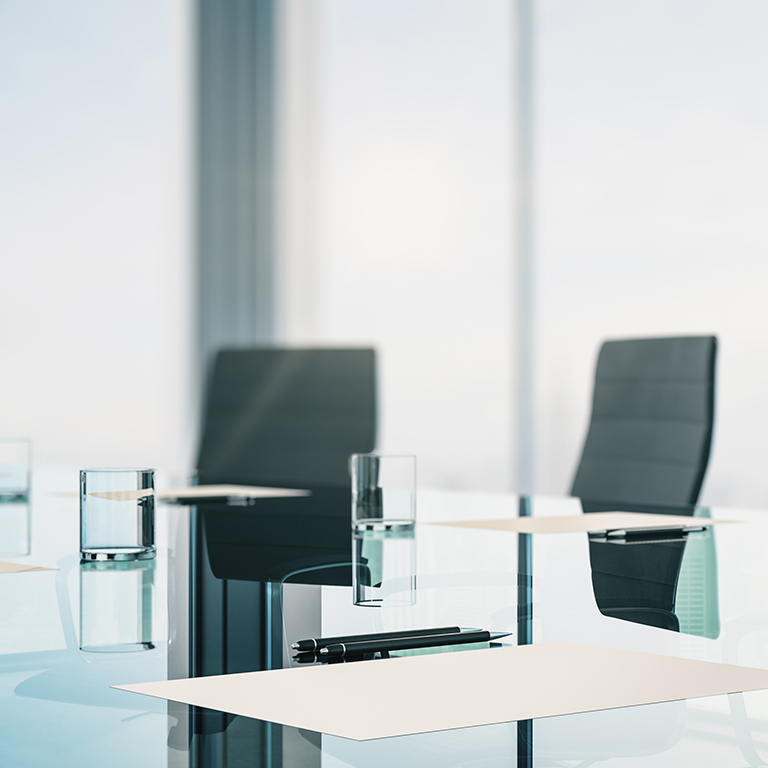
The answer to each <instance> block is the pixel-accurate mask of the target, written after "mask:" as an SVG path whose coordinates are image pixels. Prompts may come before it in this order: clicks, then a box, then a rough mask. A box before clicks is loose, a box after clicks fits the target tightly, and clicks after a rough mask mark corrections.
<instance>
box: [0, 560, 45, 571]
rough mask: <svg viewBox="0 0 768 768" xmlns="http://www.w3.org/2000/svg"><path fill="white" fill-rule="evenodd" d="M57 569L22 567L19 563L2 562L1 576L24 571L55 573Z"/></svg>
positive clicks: (0, 566)
mask: <svg viewBox="0 0 768 768" xmlns="http://www.w3.org/2000/svg"><path fill="white" fill-rule="evenodd" d="M55 570H57V569H56V568H42V567H40V566H39V565H20V564H19V563H2V562H0V574H2V573H21V572H22V571H55Z"/></svg>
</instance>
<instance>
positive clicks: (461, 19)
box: [282, 0, 513, 490]
mask: <svg viewBox="0 0 768 768" xmlns="http://www.w3.org/2000/svg"><path fill="white" fill-rule="evenodd" d="M286 5H287V6H288V7H289V13H288V14H286V18H285V22H286V23H287V24H288V25H289V29H288V30H287V31H285V35H286V49H285V51H286V55H287V56H288V57H289V58H288V66H287V68H286V71H287V76H288V86H289V91H288V93H286V94H285V98H286V100H287V101H286V108H287V114H286V115H285V118H286V119H287V120H288V121H289V123H290V121H291V120H293V121H294V123H293V125H294V126H295V124H296V121H300V114H299V113H298V112H297V103H298V104H301V103H304V105H305V110H306V111H305V113H304V114H305V115H307V116H308V117H307V119H306V120H304V122H303V123H302V125H303V126H304V131H303V132H301V133H300V135H297V134H296V133H295V132H293V131H292V130H290V127H289V129H288V130H284V131H283V132H282V135H283V137H284V138H285V139H286V144H285V146H284V158H285V156H286V154H287V156H288V158H289V162H288V163H287V165H288V167H289V168H295V164H291V163H290V157H291V156H292V153H294V154H293V157H296V156H302V157H304V158H308V157H310V158H311V160H307V162H309V163H311V164H312V165H311V173H310V172H309V171H310V169H309V168H308V167H307V166H305V172H306V175H305V176H304V178H303V182H304V183H301V181H296V179H295V177H292V178H293V184H294V185H295V187H294V190H295V191H294V192H293V194H292V195H291V194H288V195H287V198H285V199H284V201H283V204H284V206H289V208H290V210H292V211H293V212H294V215H293V217H291V216H287V217H286V218H285V220H284V221H287V222H291V221H292V222H293V225H292V227H293V228H292V229H290V230H289V231H288V232H287V233H285V231H284V240H283V242H284V243H285V242H286V240H287V242H288V243H289V247H291V246H293V245H294V244H295V243H296V237H297V232H298V231H299V230H298V229H297V226H299V223H300V222H304V226H307V221H308V220H309V218H310V217H314V218H313V222H312V237H311V238H309V239H308V240H306V241H305V244H304V247H303V248H300V249H297V248H295V247H291V250H290V252H289V254H288V264H284V274H283V282H284V291H283V297H284V301H285V303H284V306H283V317H282V326H283V329H284V332H283V338H284V340H285V341H287V342H295V343H306V342H312V343H323V344H366V345H368V344H370V345H373V346H375V347H376V348H377V349H378V351H379V366H380V373H381V376H380V383H381V387H380V391H379V395H380V401H381V410H380V416H381V418H380V433H379V448H380V450H382V451H385V452H408V453H415V454H417V456H418V461H419V482H420V484H421V485H426V486H442V487H470V488H486V489H497V490H502V489H506V488H507V487H508V485H509V479H510V476H511V473H512V460H511V434H510V432H511V430H510V423H511V418H512V417H511V401H512V395H511V386H512V383H511V376H510V368H511V364H512V361H511V344H512V338H513V334H512V329H511V327H510V325H511V319H510V311H509V297H510V295H511V294H512V285H511V281H512V270H511V267H510V248H511V245H510V228H511V214H512V207H511V206H512V203H511V196H510V170H511V162H512V161H511V157H510V138H509V133H510V130H511V120H510V91H511V61H510V51H509V45H510V39H511V23H512V22H511V17H510V8H509V4H508V3H507V2H505V0H482V1H480V0H386V2H385V1H384V0H375V1H374V2H364V3H361V2H359V0H324V1H323V2H318V3H316V4H315V5H313V12H314V14H315V26H314V38H313V39H312V40H311V41H307V38H306V34H307V26H306V24H305V23H304V22H306V19H304V18H303V17H300V18H297V17H296V16H295V15H293V14H295V13H296V11H297V6H299V7H298V11H299V14H300V12H301V8H300V4H298V3H295V2H294V3H291V2H288V3H286ZM291 24H293V25H294V26H293V27H290V25H291ZM299 33H300V34H301V35H303V37H301V40H302V45H301V46H299V45H297V43H296V40H297V39H298V38H299ZM308 50H310V51H313V55H314V59H313V60H312V61H307V51H308ZM302 72H303V79H302V75H301V73H302ZM308 82H309V85H308ZM307 93H309V94H310V95H309V96H303V98H304V101H303V102H302V101H301V98H299V99H298V101H297V98H296V96H297V95H298V96H301V94H307ZM291 94H293V98H292V95H291ZM309 100H311V103H309ZM310 119H313V120H314V123H310V122H309V120H310ZM307 126H310V131H311V133H310V135H307V130H306V129H307ZM291 137H293V138H291ZM292 142H293V143H292ZM306 185H311V192H312V198H311V200H308V198H307V186H306ZM288 191H289V193H290V190H288ZM296 211H300V212H301V213H300V214H299V215H297V214H296ZM285 226H286V225H285V224H284V227H285ZM302 281H303V282H302ZM286 283H287V285H286ZM310 294H311V295H312V304H311V306H310V305H309V304H308V302H307V301H306V299H302V298H301V297H302V296H304V297H306V296H307V295H310ZM308 310H310V311H308Z"/></svg>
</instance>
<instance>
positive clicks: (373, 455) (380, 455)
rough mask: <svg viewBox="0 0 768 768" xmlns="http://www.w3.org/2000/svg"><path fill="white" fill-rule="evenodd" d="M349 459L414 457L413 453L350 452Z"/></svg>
mask: <svg viewBox="0 0 768 768" xmlns="http://www.w3.org/2000/svg"><path fill="white" fill-rule="evenodd" d="M349 458H350V460H351V459H359V458H377V459H415V458H416V454H415V453H351V454H350V455H349Z"/></svg>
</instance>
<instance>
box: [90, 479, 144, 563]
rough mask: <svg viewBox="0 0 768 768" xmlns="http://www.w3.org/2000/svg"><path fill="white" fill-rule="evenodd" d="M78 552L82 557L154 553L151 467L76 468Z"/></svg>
mask: <svg viewBox="0 0 768 768" xmlns="http://www.w3.org/2000/svg"><path fill="white" fill-rule="evenodd" d="M80 555H81V557H82V558H83V560H146V559H149V558H152V557H154V556H155V471H154V469H84V470H82V471H81V472H80Z"/></svg>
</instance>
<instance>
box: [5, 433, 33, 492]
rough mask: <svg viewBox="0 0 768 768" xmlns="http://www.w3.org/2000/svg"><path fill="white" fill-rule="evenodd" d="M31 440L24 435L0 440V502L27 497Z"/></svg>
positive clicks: (30, 464) (30, 462)
mask: <svg viewBox="0 0 768 768" xmlns="http://www.w3.org/2000/svg"><path fill="white" fill-rule="evenodd" d="M31 466H32V441H31V440H28V439H26V438H24V437H18V438H9V439H4V440H0V502H25V501H27V500H28V499H29V477H30V472H31Z"/></svg>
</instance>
